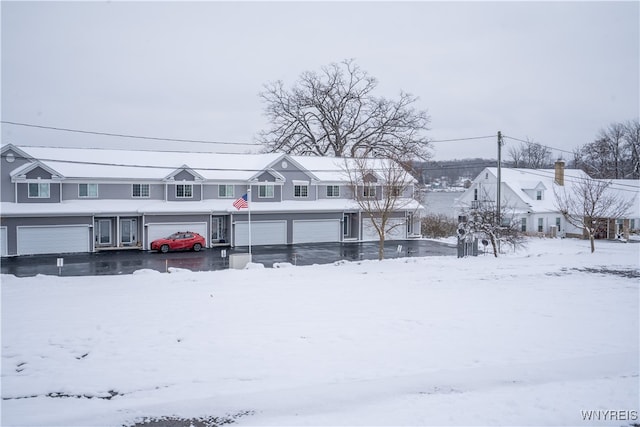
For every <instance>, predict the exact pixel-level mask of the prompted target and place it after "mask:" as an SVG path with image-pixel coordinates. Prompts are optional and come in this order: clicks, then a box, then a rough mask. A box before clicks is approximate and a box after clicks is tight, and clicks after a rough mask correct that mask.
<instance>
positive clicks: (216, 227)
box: [211, 217, 225, 242]
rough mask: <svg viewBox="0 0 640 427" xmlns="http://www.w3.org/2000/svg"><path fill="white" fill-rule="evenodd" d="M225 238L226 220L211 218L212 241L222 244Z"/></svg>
mask: <svg viewBox="0 0 640 427" xmlns="http://www.w3.org/2000/svg"><path fill="white" fill-rule="evenodd" d="M224 240H225V237H224V218H223V217H213V218H211V241H212V242H222V241H224Z"/></svg>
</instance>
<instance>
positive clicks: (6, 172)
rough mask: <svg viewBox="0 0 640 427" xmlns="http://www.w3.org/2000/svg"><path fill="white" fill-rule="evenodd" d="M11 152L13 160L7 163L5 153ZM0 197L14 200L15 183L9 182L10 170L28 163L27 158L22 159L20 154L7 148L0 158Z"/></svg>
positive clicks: (9, 200) (5, 200)
mask: <svg viewBox="0 0 640 427" xmlns="http://www.w3.org/2000/svg"><path fill="white" fill-rule="evenodd" d="M9 153H11V154H13V157H14V159H15V160H14V161H13V162H11V163H9V162H7V160H6V158H7V155H8V154H9ZM0 162H1V165H0V197H1V198H2V199H1V200H2V201H3V202H15V201H16V200H15V197H16V192H15V184H14V183H12V182H11V172H12V171H14V170H16V169H18V168H20V167H21V166H23V165H24V164H25V163H29V161H28V160H26V159H22V158H21V156H20V155H19V154H18V153H16V152H15V151H13V150H7V151H6V152H4V153H2V160H0Z"/></svg>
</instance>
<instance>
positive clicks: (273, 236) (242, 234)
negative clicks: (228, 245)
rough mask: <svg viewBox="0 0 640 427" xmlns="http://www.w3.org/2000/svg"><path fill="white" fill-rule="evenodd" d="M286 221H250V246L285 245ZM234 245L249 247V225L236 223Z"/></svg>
mask: <svg viewBox="0 0 640 427" xmlns="http://www.w3.org/2000/svg"><path fill="white" fill-rule="evenodd" d="M286 244H287V222H286V221H251V245H286ZM234 245H235V246H248V245H249V223H248V222H236V224H235V231H234Z"/></svg>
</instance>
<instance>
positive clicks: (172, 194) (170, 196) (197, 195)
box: [167, 181, 202, 202]
mask: <svg viewBox="0 0 640 427" xmlns="http://www.w3.org/2000/svg"><path fill="white" fill-rule="evenodd" d="M181 184H186V185H191V186H192V187H193V190H192V195H191V197H176V185H181ZM201 187H202V186H201V185H200V184H196V183H194V182H193V181H191V182H189V181H185V182H176V183H174V184H168V185H167V201H169V202H193V201H199V200H201V194H202V188H201Z"/></svg>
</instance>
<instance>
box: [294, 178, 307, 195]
mask: <svg viewBox="0 0 640 427" xmlns="http://www.w3.org/2000/svg"><path fill="white" fill-rule="evenodd" d="M296 188H299V189H300V195H299V196H296ZM303 188H304V189H306V194H305V195H304V196H303V195H302V192H303V191H302V189H303ZM293 197H294V198H295V199H306V198H308V197H309V183H308V182H307V183H304V184H303V183H300V182H298V183H296V181H293Z"/></svg>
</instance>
